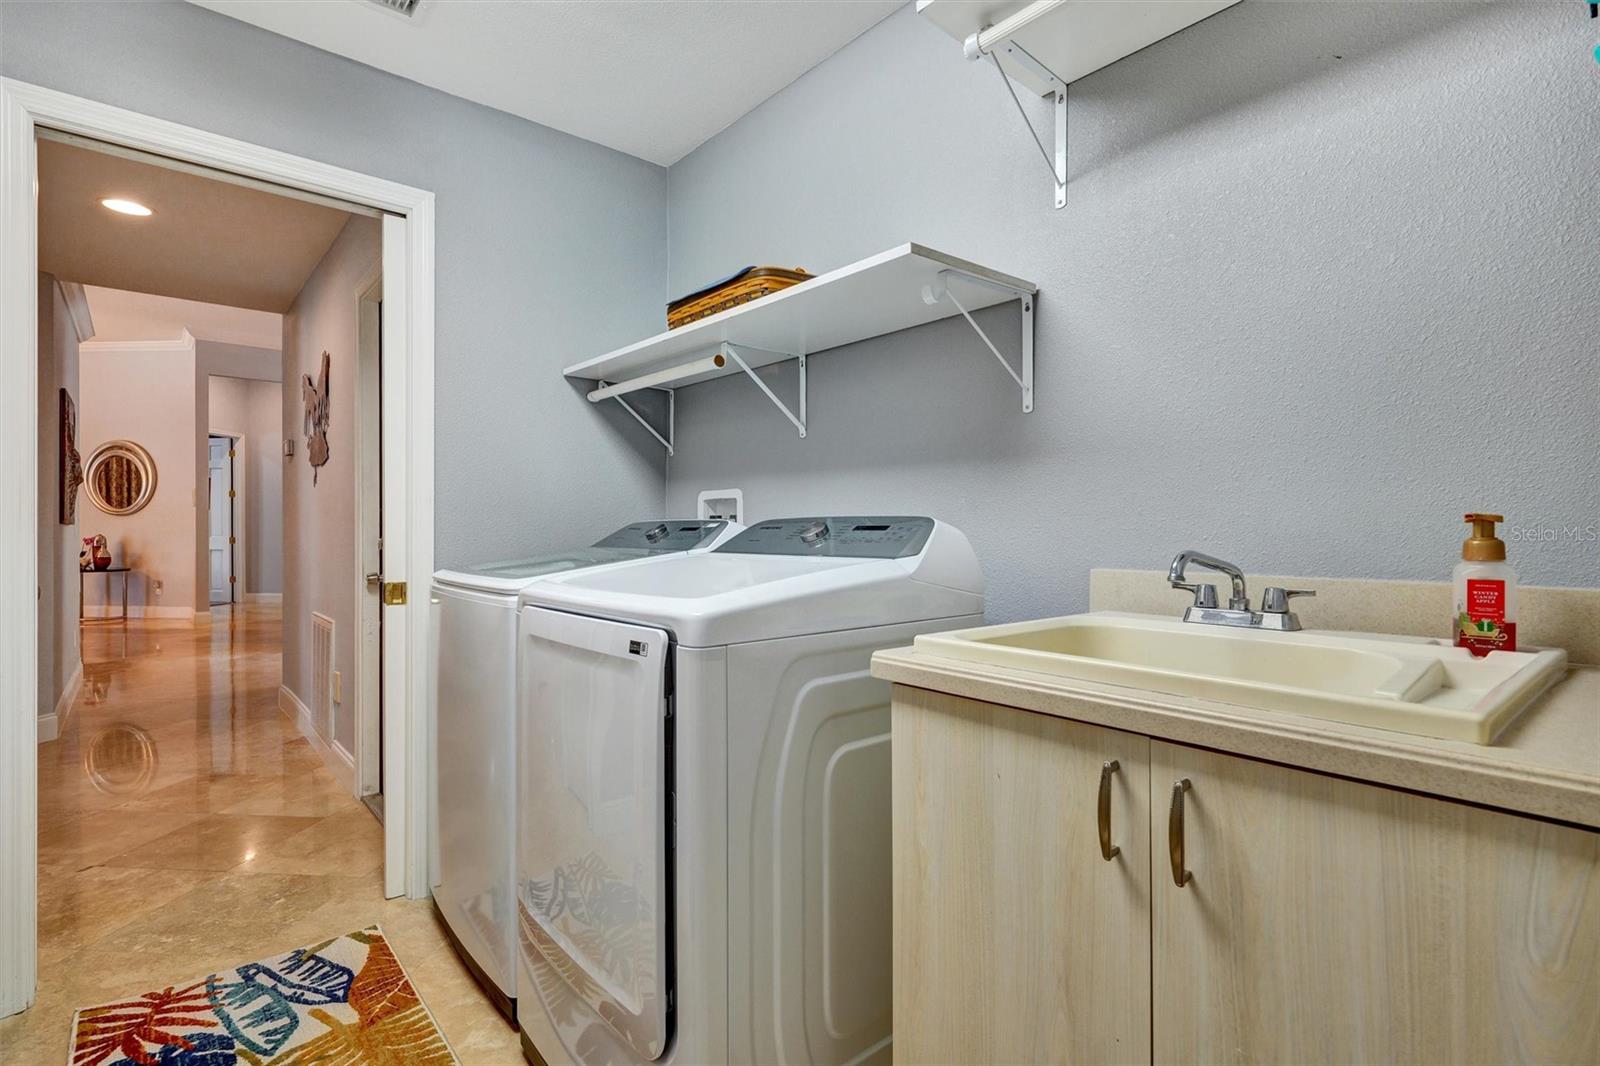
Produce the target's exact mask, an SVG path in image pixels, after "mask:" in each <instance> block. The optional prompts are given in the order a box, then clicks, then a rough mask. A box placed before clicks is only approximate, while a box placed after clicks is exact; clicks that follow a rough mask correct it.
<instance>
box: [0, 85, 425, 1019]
mask: <svg viewBox="0 0 1600 1066" xmlns="http://www.w3.org/2000/svg"><path fill="white" fill-rule="evenodd" d="M36 126H46V127H49V128H51V129H56V130H61V131H63V132H67V133H76V134H80V135H82V136H85V137H92V138H95V139H97V140H101V141H109V142H111V143H114V144H120V145H125V146H127V147H131V148H137V149H140V150H143V151H146V152H154V153H156V154H158V155H164V156H168V157H170V158H173V159H179V160H184V161H187V162H193V163H198V164H201V165H203V166H208V167H213V168H216V169H218V170H223V171H229V172H231V173H234V174H240V175H243V176H246V177H252V178H257V179H261V180H264V181H270V182H275V183H277V184H279V185H284V186H288V187H290V188H295V189H301V190H305V191H308V192H313V193H320V194H322V195H324V196H331V197H335V198H337V199H341V200H345V201H349V202H353V203H358V204H365V205H368V206H370V207H374V208H377V209H379V210H381V211H385V212H389V213H391V214H394V215H396V216H399V217H400V218H402V219H404V234H405V239H404V242H403V243H402V244H400V245H399V246H398V247H394V248H389V247H385V249H384V268H385V270H386V271H388V272H389V279H390V280H389V283H388V284H387V285H386V287H385V300H384V325H385V327H390V326H393V328H394V330H395V332H394V334H393V335H392V339H393V343H392V344H389V345H387V346H386V350H385V352H384V357H385V359H386V360H389V362H390V366H389V367H388V368H387V369H386V372H385V373H384V375H383V401H384V405H385V408H386V413H387V417H386V418H385V426H386V429H387V430H388V431H387V432H385V434H384V441H383V448H384V460H383V462H384V475H385V481H386V483H385V494H384V496H385V498H384V503H385V505H386V506H385V511H386V514H385V521H384V525H385V529H384V541H385V556H386V563H387V566H388V571H389V572H388V573H387V574H386V575H385V577H386V578H387V579H388V580H390V581H405V582H407V583H408V584H409V586H410V587H411V588H412V589H414V590H415V592H414V593H413V595H412V596H411V601H410V605H409V606H408V607H405V608H388V610H389V611H390V612H391V613H390V615H389V619H390V621H391V624H389V625H386V626H385V627H384V629H385V633H386V640H385V645H386V646H385V652H386V653H389V652H393V655H392V656H391V657H389V659H388V663H389V664H392V668H391V669H386V670H385V672H384V673H385V677H384V684H385V686H393V687H386V690H385V694H386V696H387V697H388V698H387V699H386V700H385V708H386V713H385V719H386V723H387V725H388V726H389V728H388V729H387V730H386V734H387V735H386V736H385V737H384V746H385V751H384V754H385V756H387V757H386V758H385V760H384V766H385V775H384V776H385V786H386V787H385V792H386V793H387V796H386V800H385V804H384V811H385V832H384V837H385V872H384V886H385V894H386V895H400V894H402V893H404V894H406V895H409V896H411V897H412V898H415V899H421V898H425V897H426V896H427V895H428V883H427V882H428V878H427V869H426V856H427V840H426V836H425V834H426V832H427V819H426V817H425V813H426V812H425V808H424V803H425V801H426V795H425V793H426V788H425V786H424V783H423V782H424V779H423V769H424V767H425V765H426V764H425V761H424V760H425V756H426V749H425V747H424V744H425V741H426V733H425V728H426V722H425V719H424V710H425V708H426V706H427V694H428V691H429V677H428V672H429V663H428V660H429V656H428V653H427V641H428V612H427V589H428V582H429V580H430V578H431V576H432V574H433V299H434V263H433V213H434V197H433V193H431V192H427V191H425V190H422V189H414V188H411V187H409V186H405V185H399V184H396V183H394V182H391V181H385V180H383V179H381V178H375V177H370V176H368V175H365V174H358V173H356V172H355V171H350V170H345V169H343V168H340V167H334V166H329V165H327V164H325V163H318V162H315V161H313V160H309V159H304V158H301V157H299V156H294V155H290V154H288V153H286V152H279V151H275V150H273V149H270V148H263V147H260V146H258V145H253V144H248V143H246V142H244V141H238V140H234V139H233V138H231V137H223V136H220V135H218V134H214V133H207V132H205V131H203V130H197V129H194V128H192V127H189V126H184V125H182V124H180V123H176V122H168V121H165V120H162V119H157V118H151V117H149V116H147V115H141V114H139V113H137V112H134V111H128V110H125V109H123V108H119V107H113V106H111V105H109V104H102V103H97V102H95V101H93V100H87V99H84V98H82V97H78V96H72V95H70V94H68V93H62V92H57V91H55V90H53V89H45V88H42V87H40V86H37V85H31V84H28V83H27V82H20V81H16V80H14V79H11V78H0V1017H3V1016H5V1015H7V1014H12V1013H15V1012H17V1011H20V1010H22V1009H24V1008H25V1007H27V1006H28V1005H29V1004H30V1003H31V1002H32V1001H33V998H34V994H35V985H36V982H37V976H38V971H37V957H36V956H37V948H38V940H37V935H38V929H37V925H36V921H37V914H36V905H37V878H38V855H37V851H36V847H37V838H38V809H37V808H38V797H37V794H36V788H37V779H38V764H37V759H38V754H37V753H38V748H37V745H36V737H35V736H34V733H35V729H36V724H35V716H36V714H37V709H38V691H37V689H38V679H37V669H38V666H37V661H36V657H37V647H38V641H37V633H36V632H35V625H36V619H35V613H36V612H35V599H36V595H37V587H38V573H37V569H38V566H37V554H36V552H37V545H36V539H37V530H36V526H35V516H36V511H37V508H38V495H37V492H36V488H37V479H38V462H39V459H38V455H37V449H38V444H37V435H36V432H35V429H36V420H37V417H38V412H37V409H36V406H37V391H36V389H37V378H38V348H37V337H36V334H37V327H38V303H37V287H38V286H37V279H38V245H37V236H38V204H37V199H36V188H37V180H38V163H37V155H36V152H35V148H34V130H35V127H36ZM391 268H392V270H391ZM391 485H393V486H394V489H393V491H392V492H391V491H389V490H390V486H391Z"/></svg>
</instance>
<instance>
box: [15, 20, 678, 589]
mask: <svg viewBox="0 0 1600 1066" xmlns="http://www.w3.org/2000/svg"><path fill="white" fill-rule="evenodd" d="M3 6H4V8H5V16H4V18H5V21H4V33H3V34H0V73H3V74H5V75H6V76H8V77H14V78H19V79H22V80H24V81H30V82H35V83H37V84H40V85H45V86H49V87H50V88H55V89H61V90H63V91H66V92H71V93H75V94H78V95H81V96H87V97H90V98H92V99H96V100H104V101H108V102H111V103H115V104H118V105H120V106H123V107H127V108H131V109H133V110H135V111H141V112H144V113H146V114H151V115H156V116H159V117H161V118H167V119H172V120H175V121H178V122H182V123H186V124H188V125H191V126H197V127H199V128H201V129H207V130H213V131H216V132H218V133H223V134H227V135H229V136H232V137H239V138H242V139H244V140H249V141H254V142H256V143H260V144H265V145H268V146H271V147H274V148H280V149H282V150H284V151H288V152H294V153H296V154H299V155H303V156H307V157H309V158H312V159H318V160H321V161H324V162H328V163H334V164H337V165H339V166H344V167H349V168H351V169H353V170H358V171H363V172H366V173H370V174H376V175H378V176H380V177H385V178H389V179H391V180H394V181H400V182H405V183H407V184H410V185H415V186H419V187H421V188H425V189H431V190H433V191H434V192H435V193H436V194H437V196H438V201H437V207H438V216H437V226H438V229H437V238H438V241H437V260H438V264H437V265H438V280H437V290H436V295H437V333H436V337H437V364H438V365H437V390H436V393H437V412H436V441H437V446H436V450H437V467H436V477H437V505H438V518H437V531H438V543H437V555H438V562H439V564H440V565H446V564H450V563H462V562H467V561H471V560H474V559H482V558H487V557H496V556H504V555H508V554H513V553H515V552H518V551H523V550H527V549H528V548H530V547H538V546H554V545H564V544H567V543H571V542H573V541H578V540H585V539H587V538H590V537H593V536H594V535H596V531H597V530H606V529H609V528H611V527H614V526H617V525H620V524H622V523H623V522H625V521H628V520H630V519H634V518H637V517H638V514H639V512H640V511H641V510H654V509H655V508H657V507H659V506H660V503H661V491H662V461H661V457H660V449H659V448H658V447H656V446H655V445H654V444H649V446H647V444H646V442H644V441H639V440H637V439H636V438H635V437H634V436H633V435H630V434H625V433H623V432H619V431H618V430H617V428H616V426H614V425H608V424H607V423H617V424H619V425H620V422H621V421H624V420H627V415H626V414H625V413H623V412H622V411H621V410H620V409H619V410H615V411H612V410H609V409H602V410H596V409H594V408H591V406H590V405H589V404H587V403H584V402H582V401H581V399H580V400H577V401H576V402H575V401H574V396H573V390H572V388H571V387H570V386H568V385H567V384H566V383H565V382H564V381H563V380H562V378H561V376H560V368H561V367H562V366H565V365H566V364H568V363H570V362H573V361H575V360H576V358H578V357H580V356H583V355H587V354H589V353H591V352H596V351H604V350H606V349H608V348H611V347H615V346H616V345H619V344H623V343H626V342H628V341H631V340H633V339H635V338H636V337H639V336H642V335H644V334H645V333H648V332H650V331H652V330H654V329H656V328H658V322H659V319H660V316H661V305H662V303H663V302H664V301H665V299H666V286H665V284H664V280H665V266H666V221H667V209H666V173H665V171H663V170H662V169H661V168H659V167H656V166H653V165H651V164H648V163H644V162H641V161H640V160H637V159H633V158H631V157H629V156H625V155H622V154H620V153H618V152H614V151H611V150H609V149H606V148H601V147H599V146H598V145H594V144H591V143H588V142H586V141H581V140H578V139H577V138H574V137H570V136H567V135H566V134H562V133H557V132H555V131H553V130H550V129H546V128H544V127H541V126H536V125H534V124H532V123H528V122H524V121H523V120H521V119H518V118H513V117H512V116H510V115H506V114H502V113H499V112H496V111H491V110H489V109H487V108H484V107H479V106H477V105H475V104H471V103H467V102H466V101H463V100H459V99H456V98H453V97H450V96H446V95H444V94H442V93H439V92H435V91H433V90H431V89H427V88H424V87H423V86H421V85H417V84H415V83H413V82H408V81H404V80H402V79H400V78H396V77H392V76H390V75H387V74H383V73H381V72H379V71H376V70H373V69H371V68H368V67H364V66H361V65H359V64H357V63H353V62H350V61H348V60H345V59H342V58H340V57H337V56H334V55H331V54H329V53H326V52H321V51H318V50H316V49H313V48H309V47H307V46H305V45H302V44H298V43H296V42H293V41H289V40H287V39H285V38H282V37H278V36H275V35H273V34H270V33H267V32H265V31H263V30H258V29H255V28H254V27H251V26H247V25H245V24H243V23H241V22H237V21H235V20H233V19H229V18H225V17H223V16H221V15H217V14H214V13H212V12H210V11H206V10H203V9H201V8H197V7H194V6H192V5H189V4H183V3H176V2H171V3H144V2H137V3H49V4H46V3H5V4H3ZM615 406H616V405H614V404H612V405H608V408H609V407H615Z"/></svg>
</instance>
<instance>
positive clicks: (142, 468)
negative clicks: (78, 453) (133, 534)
mask: <svg viewBox="0 0 1600 1066" xmlns="http://www.w3.org/2000/svg"><path fill="white" fill-rule="evenodd" d="M84 487H85V488H86V489H87V490H88V492H89V502H90V503H92V504H94V505H95V506H96V507H98V508H100V510H102V511H104V512H105V513H106V514H117V515H123V514H133V513H134V512H135V511H142V510H144V508H145V506H146V505H147V504H148V503H149V502H150V501H151V500H152V499H153V498H155V494H156V461H155V459H154V458H153V457H152V456H151V455H150V453H149V452H148V451H146V450H145V449H144V448H142V447H141V446H139V445H137V444H135V443H134V442H133V441H131V440H109V441H106V442H105V443H104V444H102V445H100V447H98V448H96V449H95V450H94V451H93V452H92V453H91V454H90V455H89V463H88V469H87V471H86V472H85V474H84Z"/></svg>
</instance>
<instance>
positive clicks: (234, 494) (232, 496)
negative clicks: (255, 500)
mask: <svg viewBox="0 0 1600 1066" xmlns="http://www.w3.org/2000/svg"><path fill="white" fill-rule="evenodd" d="M237 495H238V493H236V492H234V491H233V490H232V489H229V490H228V499H230V500H231V499H233V498H234V497H235V496H237Z"/></svg>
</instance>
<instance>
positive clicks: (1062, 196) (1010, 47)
mask: <svg viewBox="0 0 1600 1066" xmlns="http://www.w3.org/2000/svg"><path fill="white" fill-rule="evenodd" d="M981 37H982V34H980V33H975V34H973V35H972V36H971V37H968V38H967V42H966V45H965V51H966V56H967V58H968V59H981V58H983V57H984V56H988V57H989V61H990V62H992V63H993V64H994V69H995V72H996V73H997V74H999V75H1000V81H1001V83H1003V84H1004V85H1005V87H1006V92H1007V93H1009V94H1010V95H1011V102H1012V103H1013V104H1015V105H1016V106H1017V114H1019V115H1021V116H1022V124H1023V125H1024V126H1027V127H1028V135H1029V136H1030V137H1032V138H1033V143H1034V144H1035V145H1037V146H1038V148H1039V154H1040V155H1041V156H1043V157H1044V165H1045V167H1046V168H1048V169H1049V171H1050V177H1051V178H1052V179H1053V180H1054V182H1055V186H1056V207H1057V208H1058V209H1059V208H1063V207H1065V206H1067V83H1066V82H1064V81H1062V80H1061V79H1060V78H1058V77H1056V74H1055V72H1054V71H1052V70H1051V69H1050V68H1049V67H1047V66H1045V65H1044V64H1043V63H1041V62H1039V61H1038V60H1037V59H1035V58H1034V57H1033V56H1032V54H1030V53H1029V51H1028V50H1027V49H1026V48H1024V47H1022V46H1021V45H1020V44H1018V43H1017V42H1016V41H1013V40H1011V39H1010V38H1006V39H1004V40H1002V41H1000V42H998V43H997V44H994V45H992V46H991V47H990V48H987V49H985V48H984V47H982V45H980V44H979V39H980V38H981ZM996 48H998V49H1000V50H1002V51H1004V52H1005V54H1006V55H1007V56H1008V57H1010V59H1011V60H1012V62H1014V63H1016V64H1017V65H1018V66H1020V67H1023V68H1025V69H1026V70H1028V72H1029V73H1031V74H1033V75H1034V76H1035V77H1037V78H1039V79H1040V80H1041V81H1043V82H1045V83H1046V84H1047V85H1049V91H1048V93H1047V94H1046V95H1048V96H1049V97H1050V98H1051V100H1052V102H1053V103H1054V105H1055V136H1056V143H1055V151H1054V152H1053V153H1052V152H1051V151H1050V150H1049V149H1048V148H1046V147H1045V146H1044V141H1043V140H1042V139H1040V137H1039V133H1038V131H1037V130H1035V129H1034V128H1033V123H1032V122H1031V121H1029V119H1028V113H1027V112H1026V111H1024V110H1023V109H1022V101H1021V100H1020V99H1018V98H1017V90H1016V89H1015V88H1013V87H1012V85H1011V79H1010V78H1009V77H1007V76H1006V71H1005V68H1004V67H1002V66H1001V65H1000V57H999V56H997V55H995V54H994V49H996Z"/></svg>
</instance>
